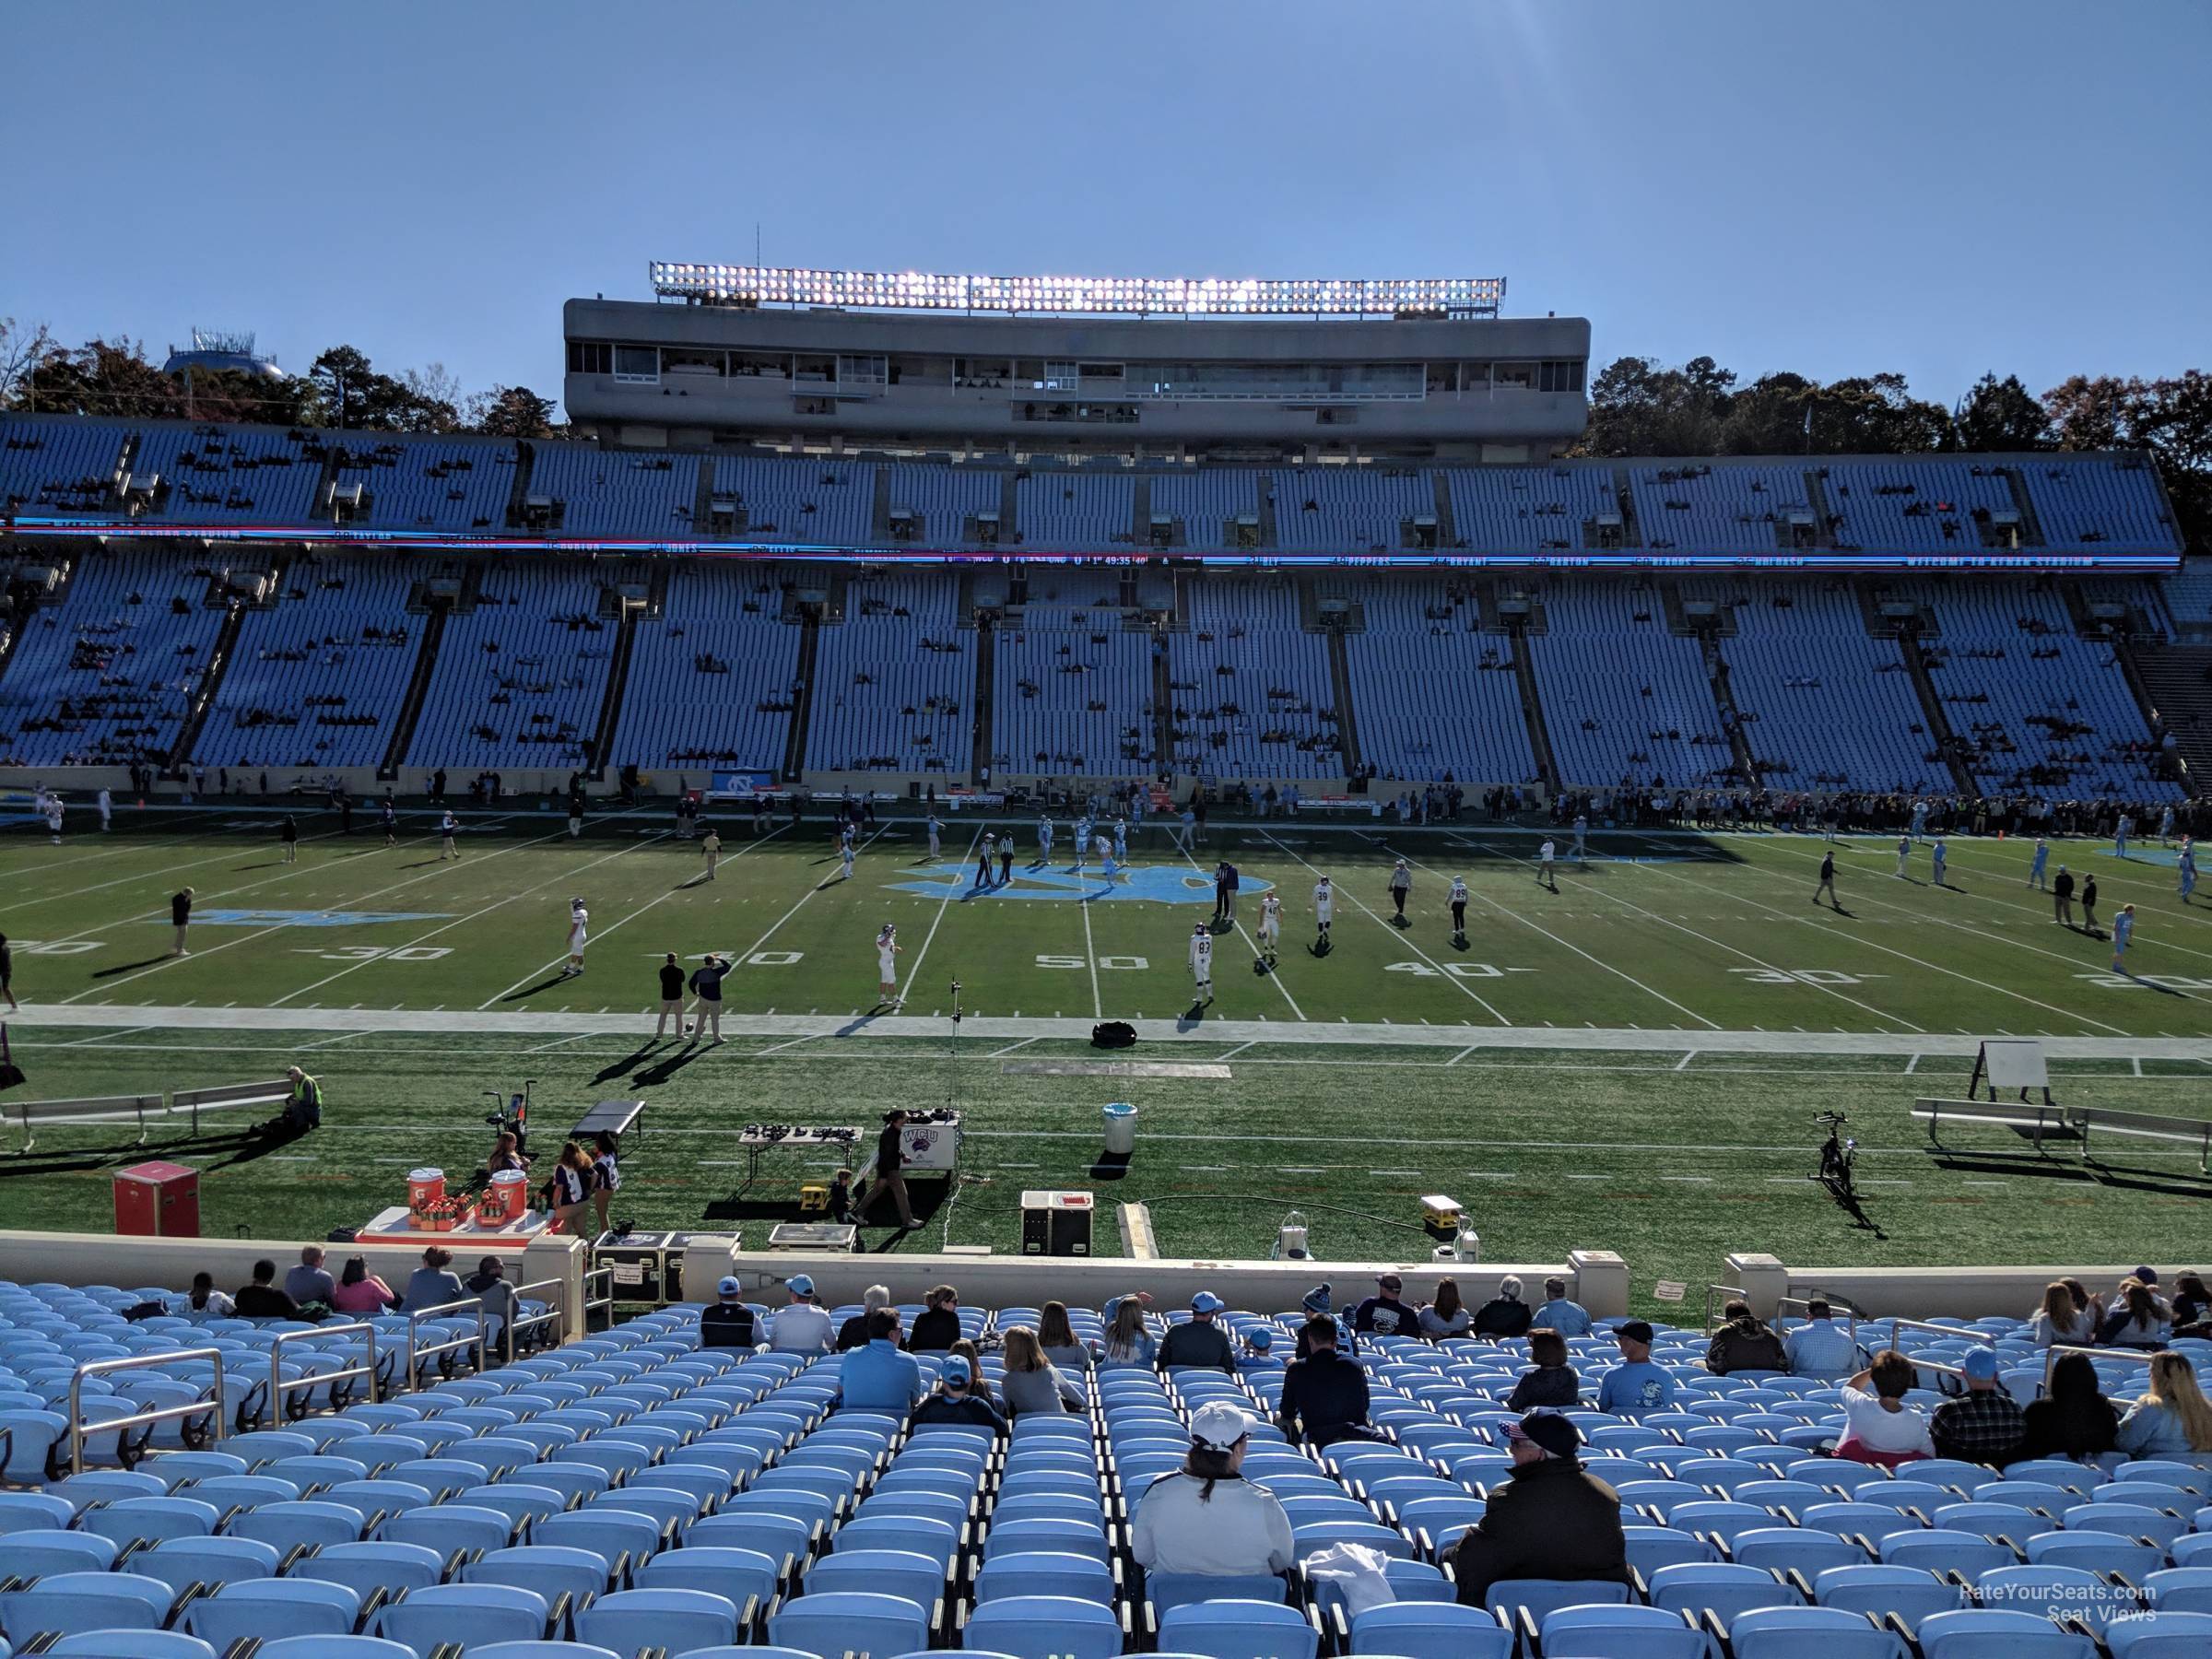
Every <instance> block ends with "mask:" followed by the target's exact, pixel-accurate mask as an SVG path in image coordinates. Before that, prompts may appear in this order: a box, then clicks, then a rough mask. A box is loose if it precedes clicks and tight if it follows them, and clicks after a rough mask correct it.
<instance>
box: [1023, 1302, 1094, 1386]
mask: <svg viewBox="0 0 2212 1659" xmlns="http://www.w3.org/2000/svg"><path fill="white" fill-rule="evenodd" d="M1037 1342H1038V1345H1039V1346H1040V1347H1042V1348H1043V1349H1044V1357H1045V1358H1046V1359H1050V1360H1051V1361H1052V1362H1053V1364H1054V1365H1056V1366H1058V1367H1059V1368H1060V1369H1061V1370H1062V1371H1088V1370H1089V1369H1090V1368H1091V1367H1092V1366H1093V1365H1095V1364H1097V1363H1098V1359H1097V1356H1096V1355H1094V1354H1093V1353H1092V1352H1091V1351H1090V1349H1089V1348H1088V1347H1085V1346H1084V1345H1083V1344H1082V1343H1080V1342H1077V1340H1076V1330H1075V1327H1074V1326H1073V1325H1071V1324H1068V1322H1067V1304H1066V1303H1065V1302H1063V1301H1048V1302H1046V1303H1045V1304H1044V1306H1043V1307H1042V1308H1041V1309H1039V1310H1038V1320H1037Z"/></svg>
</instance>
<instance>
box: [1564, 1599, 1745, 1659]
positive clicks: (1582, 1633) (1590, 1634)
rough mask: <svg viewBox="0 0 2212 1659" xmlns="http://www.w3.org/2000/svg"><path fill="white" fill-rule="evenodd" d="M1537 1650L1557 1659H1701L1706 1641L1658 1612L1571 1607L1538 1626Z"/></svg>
mask: <svg viewBox="0 0 2212 1659" xmlns="http://www.w3.org/2000/svg"><path fill="white" fill-rule="evenodd" d="M1536 1628H1537V1645H1538V1647H1539V1648H1540V1650H1541V1651H1542V1652H1543V1653H1546V1654H1547V1655H1559V1656H1560V1659H1704V1654H1705V1646H1706V1644H1705V1635H1704V1632H1703V1631H1701V1630H1695V1629H1693V1628H1692V1627H1691V1626H1690V1625H1689V1624H1688V1623H1687V1622H1686V1621H1685V1620H1684V1619H1683V1618H1682V1616H1681V1615H1680V1614H1679V1613H1669V1612H1666V1611H1665V1610H1664V1609H1662V1608H1658V1607H1644V1606H1631V1605H1611V1604H1605V1603H1599V1602H1580V1603H1571V1604H1569V1605H1567V1606H1561V1607H1557V1608H1554V1609H1553V1610H1552V1611H1550V1612H1548V1613H1546V1614H1545V1615H1544V1617H1543V1618H1541V1619H1539V1620H1538V1621H1537V1627H1536Z"/></svg>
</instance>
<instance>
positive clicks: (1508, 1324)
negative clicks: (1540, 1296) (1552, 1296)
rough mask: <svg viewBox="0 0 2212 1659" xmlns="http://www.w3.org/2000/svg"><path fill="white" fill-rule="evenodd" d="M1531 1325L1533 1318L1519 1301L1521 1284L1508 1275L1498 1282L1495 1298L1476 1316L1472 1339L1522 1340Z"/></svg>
mask: <svg viewBox="0 0 2212 1659" xmlns="http://www.w3.org/2000/svg"><path fill="white" fill-rule="evenodd" d="M1535 1323H1536V1320H1535V1314H1534V1313H1533V1312H1530V1311H1529V1306H1528V1304H1527V1303H1526V1302H1524V1301H1523V1300H1521V1281H1520V1280H1519V1279H1517V1278H1515V1277H1513V1276H1512V1274H1510V1273H1509V1274H1507V1275H1506V1276H1505V1277H1503V1278H1501V1279H1500V1280H1499V1281H1498V1294H1497V1295H1496V1296H1494V1297H1492V1298H1491V1299H1490V1300H1488V1301H1487V1302H1484V1303H1483V1304H1482V1307H1481V1308H1480V1309H1479V1310H1478V1311H1477V1313H1476V1315H1475V1335H1477V1336H1488V1338H1490V1340H1492V1341H1493V1342H1496V1341H1500V1340H1503V1339H1505V1338H1508V1337H1512V1336H1525V1335H1528V1333H1529V1330H1530V1328H1531V1327H1532V1326H1533V1325H1535Z"/></svg>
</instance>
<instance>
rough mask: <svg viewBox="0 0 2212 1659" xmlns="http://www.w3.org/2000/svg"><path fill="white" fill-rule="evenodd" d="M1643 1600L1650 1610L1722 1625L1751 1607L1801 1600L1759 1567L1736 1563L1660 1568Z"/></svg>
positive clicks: (1779, 1605) (1785, 1604)
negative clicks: (1711, 1618) (1712, 1616)
mask: <svg viewBox="0 0 2212 1659" xmlns="http://www.w3.org/2000/svg"><path fill="white" fill-rule="evenodd" d="M1647 1586H1648V1591H1649V1594H1648V1596H1647V1599H1648V1600H1649V1601H1650V1603H1651V1605H1652V1606H1654V1607H1665V1609H1667V1610H1668V1611H1669V1612H1673V1613H1687V1614H1688V1615H1690V1616H1691V1617H1692V1618H1703V1616H1704V1615H1705V1614H1706V1613H1707V1612H1708V1611H1710V1612H1712V1613H1716V1614H1718V1615H1719V1616H1720V1618H1721V1620H1722V1622H1723V1623H1726V1622H1727V1621H1728V1620H1729V1619H1731V1618H1735V1615H1736V1614H1738V1613H1741V1612H1745V1611H1747V1610H1748V1609H1750V1608H1752V1607H1790V1606H1797V1605H1798V1604H1799V1603H1800V1602H1802V1601H1803V1600H1804V1598H1803V1597H1802V1596H1800V1595H1799V1594H1797V1592H1796V1591H1795V1590H1794V1588H1792V1587H1791V1586H1790V1585H1788V1584H1786V1583H1783V1582H1782V1580H1780V1579H1779V1578H1777V1577H1776V1576H1775V1575H1774V1574H1773V1573H1771V1572H1769V1571H1767V1570H1766V1569H1765V1568H1763V1567H1750V1566H1745V1565H1742V1564H1740V1563H1736V1562H1718V1563H1713V1564H1710V1565H1707V1564H1702V1563H1697V1562H1691V1563H1688V1564H1686V1565H1684V1566H1680V1567H1662V1568H1660V1569H1659V1571H1656V1572H1654V1573H1653V1574H1652V1575H1651V1578H1650V1579H1649V1580H1648V1581H1647Z"/></svg>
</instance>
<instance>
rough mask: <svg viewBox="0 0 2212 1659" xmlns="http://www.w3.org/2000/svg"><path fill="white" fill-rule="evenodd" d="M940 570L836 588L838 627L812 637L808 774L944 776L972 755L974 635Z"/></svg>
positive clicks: (963, 767) (881, 576) (872, 577)
mask: <svg viewBox="0 0 2212 1659" xmlns="http://www.w3.org/2000/svg"><path fill="white" fill-rule="evenodd" d="M958 601H959V586H958V584H957V583H956V582H954V581H953V580H952V579H951V578H950V577H947V576H945V575H943V574H941V573H928V574H918V573H912V572H905V571H894V572H889V573H869V574H865V575H856V576H853V577H851V578H849V579H848V580H847V581H846V582H845V583H844V616H843V620H841V621H835V622H832V621H830V620H825V621H824V622H823V624H822V627H821V629H820V631H819V633H818V636H817V639H818V644H817V648H816V649H817V655H816V658H815V669H814V694H813V700H812V702H811V704H810V706H809V712H808V718H807V729H806V764H807V766H808V767H809V768H810V769H812V770H814V771H902V772H923V771H934V772H946V773H950V774H953V775H955V776H958V777H960V778H962V779H964V778H965V777H966V775H967V772H968V769H969V765H970V759H971V752H972V748H973V744H972V742H971V731H972V729H973V723H974V719H975V715H974V711H973V709H972V707H971V704H972V702H973V700H974V697H975V630H974V629H963V628H962V627H961V626H960V624H959V606H958Z"/></svg>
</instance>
